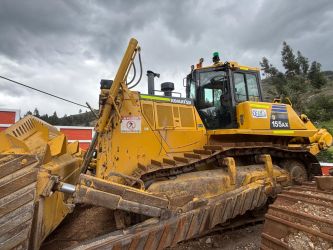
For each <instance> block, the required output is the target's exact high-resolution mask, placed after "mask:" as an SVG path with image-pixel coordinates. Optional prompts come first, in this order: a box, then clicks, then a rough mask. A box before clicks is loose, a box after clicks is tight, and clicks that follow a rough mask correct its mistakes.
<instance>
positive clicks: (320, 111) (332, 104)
mask: <svg viewBox="0 0 333 250" xmlns="http://www.w3.org/2000/svg"><path fill="white" fill-rule="evenodd" d="M307 114H308V116H309V117H310V119H311V120H313V121H328V120H330V119H332V117H333V99H332V98H331V97H329V96H326V95H319V96H317V97H315V98H313V99H312V100H311V101H310V102H309V104H308V108H307Z"/></svg>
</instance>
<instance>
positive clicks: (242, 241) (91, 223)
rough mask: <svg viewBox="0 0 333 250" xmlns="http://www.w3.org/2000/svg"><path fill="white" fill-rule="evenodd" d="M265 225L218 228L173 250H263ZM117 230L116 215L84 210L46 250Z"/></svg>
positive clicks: (66, 223) (50, 240) (66, 222)
mask: <svg viewBox="0 0 333 250" xmlns="http://www.w3.org/2000/svg"><path fill="white" fill-rule="evenodd" d="M262 227H263V224H262V223H260V222H253V223H250V224H247V225H246V226H238V227H237V226H236V227H233V228H225V229H222V228H220V229H219V228H216V230H215V231H213V232H211V233H209V234H207V235H205V236H202V237H199V238H195V239H192V240H189V241H186V242H182V243H179V244H178V245H177V246H176V247H173V248H170V250H171V249H172V250H185V249H247V250H249V249H259V247H260V234H261V230H262ZM114 230H116V228H115V221H114V218H113V212H112V211H111V210H108V209H105V208H102V207H93V206H80V207H77V208H76V209H75V211H74V212H73V213H72V214H70V215H68V216H67V218H66V219H65V220H64V221H63V222H62V223H61V225H60V226H59V227H58V228H57V229H56V230H55V231H54V232H53V233H52V234H51V235H50V236H49V237H48V238H47V239H46V240H45V241H44V243H43V245H42V248H41V249H42V250H46V249H48V250H60V249H65V248H69V247H71V246H75V245H76V244H77V243H79V242H82V241H84V240H87V239H92V238H94V237H97V236H100V235H103V234H106V233H110V232H112V231H114Z"/></svg>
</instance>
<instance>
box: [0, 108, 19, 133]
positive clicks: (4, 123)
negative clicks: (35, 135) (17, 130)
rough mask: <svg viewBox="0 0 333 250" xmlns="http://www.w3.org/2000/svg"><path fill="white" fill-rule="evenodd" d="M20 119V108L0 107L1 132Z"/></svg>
mask: <svg viewBox="0 0 333 250" xmlns="http://www.w3.org/2000/svg"><path fill="white" fill-rule="evenodd" d="M18 120H20V110H19V109H0V132H1V131H3V130H5V129H6V128H8V127H9V126H10V125H12V124H14V123H15V122H17V121H18Z"/></svg>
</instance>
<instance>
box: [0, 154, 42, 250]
mask: <svg viewBox="0 0 333 250" xmlns="http://www.w3.org/2000/svg"><path fill="white" fill-rule="evenodd" d="M38 164H39V162H38V160H37V158H36V156H33V155H0V249H28V247H29V236H30V231H31V230H32V224H33V214H34V200H35V193H36V181H37V168H36V167H37V166H38Z"/></svg>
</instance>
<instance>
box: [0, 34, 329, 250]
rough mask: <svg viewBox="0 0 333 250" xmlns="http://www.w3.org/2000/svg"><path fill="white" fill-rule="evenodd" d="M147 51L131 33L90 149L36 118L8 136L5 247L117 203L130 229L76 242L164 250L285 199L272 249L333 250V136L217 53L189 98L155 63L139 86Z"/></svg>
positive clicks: (198, 72) (1, 244) (121, 224)
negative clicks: (324, 161) (135, 77)
mask: <svg viewBox="0 0 333 250" xmlns="http://www.w3.org/2000/svg"><path fill="white" fill-rule="evenodd" d="M140 51H141V49H140V47H139V46H138V42H137V41H136V40H135V39H131V40H130V42H129V45H128V47H127V50H126V52H125V54H124V57H123V59H122V62H121V64H120V66H119V69H118V71H117V74H116V76H115V78H114V80H113V81H111V80H102V81H101V92H100V97H99V116H98V121H97V125H96V128H95V130H96V131H95V135H94V138H93V140H92V143H91V145H90V148H89V149H88V150H87V151H86V152H83V151H82V150H81V149H80V148H79V144H78V143H77V142H74V143H68V142H67V139H66V137H65V135H64V134H62V133H60V132H59V131H57V129H55V128H54V127H52V126H51V125H49V124H47V123H45V122H43V121H41V120H39V119H38V118H35V117H33V116H26V117H25V118H23V119H21V120H20V121H19V122H18V123H16V124H14V125H12V126H11V127H10V128H8V129H6V130H5V131H3V132H1V133H0V170H1V171H0V222H1V223H0V248H1V249H38V248H40V246H41V244H42V242H43V240H44V239H45V238H46V237H47V236H48V235H49V234H50V233H51V232H52V231H53V230H54V229H55V228H56V227H57V226H58V225H59V224H60V223H61V221H62V220H63V219H64V218H65V217H66V215H67V214H69V213H71V212H72V211H73V210H75V207H76V206H77V205H78V204H90V205H94V206H101V207H104V208H107V209H110V210H114V215H115V219H116V222H117V227H118V228H119V230H116V231H114V232H111V233H108V234H105V235H102V236H100V237H98V238H94V239H89V240H87V241H83V242H78V243H77V244H75V245H73V246H71V247H72V248H74V249H163V248H166V247H170V246H175V245H176V244H177V243H179V242H181V241H185V240H188V239H191V238H194V237H198V236H200V235H202V234H204V233H205V232H208V231H209V230H211V229H212V228H214V227H215V226H217V225H222V224H224V223H226V222H228V221H230V220H232V219H234V218H236V219H237V218H238V217H239V216H241V215H244V214H247V213H250V212H251V211H259V210H260V209H262V208H264V207H266V206H267V204H268V203H272V201H273V200H274V199H276V198H277V199H276V201H275V202H274V203H273V204H271V205H270V208H269V211H268V213H267V214H266V222H265V225H264V230H263V234H262V242H261V248H262V249H298V248H297V247H299V246H309V247H310V248H305V249H330V248H331V249H332V247H333V245H332V244H333V243H332V242H333V222H332V221H333V219H332V216H333V195H332V190H333V180H332V178H333V177H329V176H321V169H320V165H319V162H318V160H317V158H316V155H317V154H318V153H319V152H320V151H321V150H325V149H327V148H328V147H329V146H330V145H331V144H332V136H331V135H330V134H329V133H328V132H327V131H326V130H325V129H317V128H316V127H315V126H314V125H313V123H312V122H311V121H310V120H309V119H308V118H307V116H306V115H304V114H301V115H299V114H297V113H296V112H295V111H294V110H293V108H292V106H291V105H290V104H284V103H281V102H278V101H275V102H272V103H271V102H264V101H263V96H262V90H261V87H260V70H259V69H258V68H254V67H248V66H243V65H240V64H238V63H237V62H233V61H229V62H222V61H221V60H220V58H219V55H218V53H214V56H213V62H212V65H209V66H203V60H202V59H201V60H200V62H199V63H198V64H197V65H196V66H195V67H194V66H192V68H191V72H190V73H189V74H188V75H187V77H185V78H184V86H185V87H186V98H182V97H180V96H179V95H178V93H175V92H173V89H174V88H173V83H170V82H166V83H162V85H161V86H162V89H161V91H162V92H164V94H163V95H155V92H157V90H155V87H154V77H156V76H158V74H156V73H154V72H152V71H148V72H147V75H148V87H149V88H148V94H141V93H140V92H137V91H132V90H131V88H132V87H133V86H135V85H136V84H134V85H131V84H130V82H132V81H130V80H127V78H128V75H129V72H130V71H131V69H135V66H134V65H135V64H134V59H135V57H136V55H139V59H140V60H139V61H140V64H141V57H140ZM141 74H142V65H141ZM140 79H141V77H140ZM300 240H303V242H301V243H300V242H299V241H300ZM300 244H303V245H300ZM311 247H313V248H311Z"/></svg>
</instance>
